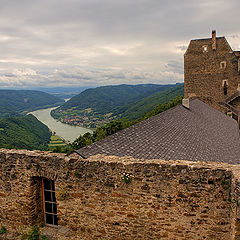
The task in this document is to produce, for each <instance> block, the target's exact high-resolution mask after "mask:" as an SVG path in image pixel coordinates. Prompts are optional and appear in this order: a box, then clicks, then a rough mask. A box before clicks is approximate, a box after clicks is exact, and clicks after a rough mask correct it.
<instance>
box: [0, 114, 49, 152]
mask: <svg viewBox="0 0 240 240" xmlns="http://www.w3.org/2000/svg"><path fill="white" fill-rule="evenodd" d="M50 135H51V134H50V132H49V129H48V127H47V126H46V125H44V124H43V123H41V122H40V121H38V120H37V118H35V117H34V116H33V115H31V114H29V115H27V116H24V117H19V118H15V117H11V118H5V119H0V148H16V149H28V150H34V149H39V150H47V149H48V142H49V139H50Z"/></svg>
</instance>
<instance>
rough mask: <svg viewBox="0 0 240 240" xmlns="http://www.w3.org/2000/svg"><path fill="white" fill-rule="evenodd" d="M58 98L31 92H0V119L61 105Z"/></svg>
mask: <svg viewBox="0 0 240 240" xmlns="http://www.w3.org/2000/svg"><path fill="white" fill-rule="evenodd" d="M63 102H64V101H63V100H61V99H60V98H58V97H55V96H53V95H50V94H48V93H45V92H41V91H33V90H0V118H6V117H12V116H19V115H20V114H22V113H24V112H28V111H33V110H37V109H40V108H47V107H52V106H57V105H59V104H62V103H63Z"/></svg>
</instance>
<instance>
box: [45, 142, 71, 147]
mask: <svg viewBox="0 0 240 240" xmlns="http://www.w3.org/2000/svg"><path fill="white" fill-rule="evenodd" d="M57 146H67V144H66V143H59V144H48V147H49V148H51V147H57Z"/></svg>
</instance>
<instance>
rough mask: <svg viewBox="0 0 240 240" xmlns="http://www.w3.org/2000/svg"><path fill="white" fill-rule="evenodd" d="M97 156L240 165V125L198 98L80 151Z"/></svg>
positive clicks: (84, 155) (86, 156) (83, 153)
mask: <svg viewBox="0 0 240 240" xmlns="http://www.w3.org/2000/svg"><path fill="white" fill-rule="evenodd" d="M76 152H77V153H78V154H80V155H81V156H82V157H85V158H88V157H90V156H92V155H96V154H106V155H116V156H132V157H134V158H139V159H165V160H170V159H171V160H190V161H215V162H227V163H231V164H239V163H240V144H239V129H238V125H237V122H236V121H235V120H233V119H231V118H230V117H228V116H226V115H224V114H223V113H221V112H219V111H217V110H215V109H214V108H212V107H210V106H209V105H207V104H205V103H203V102H202V101H200V100H198V99H194V100H191V101H190V109H187V108H185V107H183V106H182V105H178V106H176V107H174V108H171V109H169V110H167V111H165V112H162V113H160V114H158V115H156V116H154V117H151V118H149V119H147V120H145V121H142V122H140V123H138V124H135V125H133V126H131V127H129V128H127V129H124V130H122V131H120V132H118V133H115V134H113V135H111V136H108V137H106V138H105V139H102V140H100V141H98V142H96V143H93V144H91V145H88V146H86V147H83V148H81V149H79V150H77V151H76Z"/></svg>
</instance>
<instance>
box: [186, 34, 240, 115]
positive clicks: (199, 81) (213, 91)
mask: <svg viewBox="0 0 240 240" xmlns="http://www.w3.org/2000/svg"><path fill="white" fill-rule="evenodd" d="M203 46H206V47H207V51H203ZM222 62H225V63H226V68H222V67H221V63H222ZM224 80H227V84H228V92H227V95H226V96H225V95H224V91H223V81H224ZM239 83H240V75H239V72H238V57H236V56H235V54H234V53H233V52H232V50H231V48H230V46H229V44H228V43H227V41H226V40H225V38H219V39H217V49H216V50H212V41H211V39H200V40H194V41H191V42H190V44H189V47H188V49H187V51H186V53H185V55H184V96H185V97H186V98H188V97H195V96H197V97H199V99H201V100H202V101H204V102H205V103H207V104H209V105H211V106H212V107H214V108H216V109H218V110H220V111H222V112H225V111H226V109H225V108H223V107H221V106H220V105H219V104H218V103H219V102H222V101H224V100H225V99H226V98H227V97H229V96H231V95H232V94H233V93H235V92H236V91H237V87H238V84H239Z"/></svg>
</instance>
